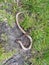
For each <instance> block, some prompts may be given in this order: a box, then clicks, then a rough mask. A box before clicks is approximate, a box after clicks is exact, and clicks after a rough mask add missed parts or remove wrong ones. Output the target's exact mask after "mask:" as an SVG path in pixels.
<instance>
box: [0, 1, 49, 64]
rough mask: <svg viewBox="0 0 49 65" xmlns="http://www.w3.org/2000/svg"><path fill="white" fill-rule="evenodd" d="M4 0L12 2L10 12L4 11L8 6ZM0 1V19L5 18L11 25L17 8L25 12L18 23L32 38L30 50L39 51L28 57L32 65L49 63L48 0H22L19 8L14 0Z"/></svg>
mask: <svg viewBox="0 0 49 65" xmlns="http://www.w3.org/2000/svg"><path fill="white" fill-rule="evenodd" d="M5 2H6V3H10V4H12V7H11V10H10V11H11V12H12V14H9V13H8V12H6V9H8V10H9V6H6V5H5V4H4V3H5ZM0 3H2V4H3V7H0V21H4V19H5V18H7V20H8V24H10V26H13V22H14V21H15V14H16V12H17V10H19V11H25V12H27V13H26V14H24V15H25V18H24V21H23V22H22V23H20V25H21V26H22V27H23V29H24V30H25V31H28V30H29V34H30V35H31V37H32V39H33V43H32V52H33V49H35V51H37V52H39V53H38V54H37V56H35V57H32V58H31V59H30V62H31V63H32V65H33V64H34V65H49V0H22V7H21V8H18V7H17V4H16V2H15V1H14V0H7V1H6V0H4V1H3V0H0ZM1 15H2V16H1ZM32 54H33V53H32ZM40 55H41V57H40ZM1 57H2V56H1Z"/></svg>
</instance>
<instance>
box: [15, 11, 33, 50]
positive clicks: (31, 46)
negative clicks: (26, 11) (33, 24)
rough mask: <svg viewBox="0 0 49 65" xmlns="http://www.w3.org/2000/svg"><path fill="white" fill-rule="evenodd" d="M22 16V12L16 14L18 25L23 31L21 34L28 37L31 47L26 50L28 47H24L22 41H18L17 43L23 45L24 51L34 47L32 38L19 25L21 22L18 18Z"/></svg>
mask: <svg viewBox="0 0 49 65" xmlns="http://www.w3.org/2000/svg"><path fill="white" fill-rule="evenodd" d="M20 14H22V12H19V13H17V14H16V23H17V25H18V27H19V29H20V30H21V32H22V33H24V35H26V37H28V39H29V40H30V46H29V47H28V48H26V47H24V45H23V43H22V42H21V41H20V40H18V41H17V42H18V43H19V44H20V45H21V47H22V49H23V50H29V49H31V47H32V38H31V37H30V36H29V35H28V34H27V33H26V32H25V31H24V30H23V29H22V28H21V26H20V25H19V22H18V18H19V17H18V16H19V15H20Z"/></svg>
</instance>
